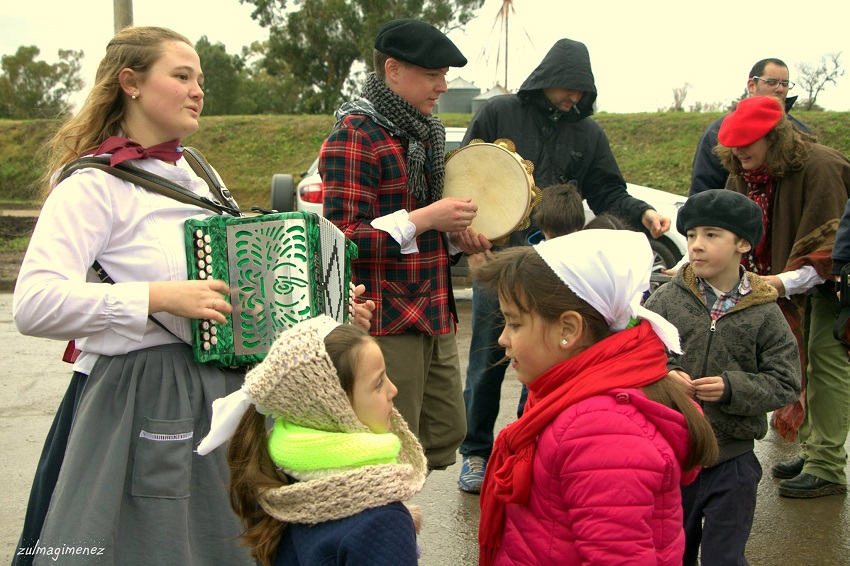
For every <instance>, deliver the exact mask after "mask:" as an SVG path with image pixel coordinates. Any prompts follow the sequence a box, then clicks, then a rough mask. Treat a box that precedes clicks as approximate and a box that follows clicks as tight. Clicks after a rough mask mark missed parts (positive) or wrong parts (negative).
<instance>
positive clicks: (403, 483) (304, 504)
mask: <svg viewBox="0 0 850 566" xmlns="http://www.w3.org/2000/svg"><path fill="white" fill-rule="evenodd" d="M397 391H398V390H397V389H396V388H395V386H394V385H393V383H392V382H391V381H390V379H389V376H387V374H386V368H385V365H384V359H383V355H382V354H381V350H380V347H379V346H378V344H377V342H376V341H375V339H374V338H372V337H371V336H369V334H367V333H366V332H365V331H364V330H362V329H361V328H358V327H355V326H351V325H339V324H338V323H336V322H335V321H334V320H332V319H331V318H329V317H326V316H320V317H316V318H314V319H311V320H308V321H305V322H303V323H300V324H298V325H297V326H295V327H293V328H291V329H289V330H287V331H286V332H284V333H282V334H281V336H280V337H279V338H278V339H277V341H276V342H275V344H274V345H273V346H272V348H271V350H270V351H269V354H268V356H267V357H266V358H265V360H263V362H262V363H261V364H259V365H258V366H257V367H256V368H254V369H253V370H251V371H250V372H249V373H248V375H247V377H246V380H245V385H244V386H243V387H242V389H241V390H240V391H237V392H236V393H233V394H231V395H230V396H228V397H226V398H224V399H219V400H218V401H216V402H215V404H214V405H213V426H212V430H211V431H210V434H209V436H208V437H207V438H206V439H204V441H203V442H202V443H201V445H200V446H199V447H198V452H199V453H200V454H206V453H208V452H210V451H211V450H212V449H214V448H215V447H216V446H218V445H220V444H221V443H223V442H225V441H226V440H227V439H228V438H230V437H231V435H232V439H231V441H230V448H229V451H228V462H229V463H230V468H231V480H230V496H231V504H232V505H233V508H234V510H235V511H236V513H237V514H238V515H239V516H240V517H241V518H242V521H243V524H244V526H245V531H244V533H243V542H244V543H245V544H246V545H247V546H249V547H250V548H251V551H252V554H253V556H254V557H255V558H256V559H257V561H258V562H259V563H260V564H262V565H263V566H270V565H273V564H274V565H283V564H286V565H299V564H305V565H307V564H370V565H382V564H386V565H390V564H392V565H407V564H416V563H417V560H418V550H417V546H416V532H418V530H419V527H420V524H421V518H420V517H419V513H418V511H417V510H416V509H415V508H414V509H411V508H408V507H406V506H405V505H404V503H403V502H404V501H406V500H407V499H409V498H410V497H412V496H413V495H414V494H415V493H417V492H418V491H419V490H420V489H422V486H423V485H424V483H425V476H426V470H427V466H426V463H425V456H424V453H423V451H422V447H421V446H420V444H419V442H418V441H417V440H416V437H415V436H414V435H413V434H412V433H411V432H410V430H409V429H408V427H407V424H406V423H405V422H404V419H402V418H401V415H400V414H399V413H398V411H397V410H396V409H394V408H393V404H392V399H393V398H394V397H395V395H396V393H397ZM267 417H271V418H273V419H274V425H273V427H272V430H271V431H270V432H269V431H268V427H267V425H266V423H267ZM412 513H413V515H412ZM414 515H415V516H416V519H414Z"/></svg>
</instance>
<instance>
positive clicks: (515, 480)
mask: <svg viewBox="0 0 850 566" xmlns="http://www.w3.org/2000/svg"><path fill="white" fill-rule="evenodd" d="M665 375H667V353H666V351H665V349H664V343H663V342H661V339H660V338H658V335H657V334H655V331H653V330H652V327H651V326H650V324H649V322H647V321H641V323H640V324H638V325H637V326H635V327H633V328H628V329H626V330H623V331H621V332H617V333H616V334H614V335H612V336H609V337H608V338H606V339H604V340H602V341H600V342H597V343H596V344H594V345H593V346H591V347H590V348H588V349H587V350H585V351H583V352H581V353H579V354H578V355H576V356H574V357H572V358H570V359H568V360H565V361H563V362H561V363H559V364H557V365H555V366H553V367H552V368H550V369H549V370H548V371H547V372H546V373H544V374H543V375H541V376H540V377H538V378H537V379H535V380H534V381H533V382H532V383H531V384H529V386H528V391H529V395H528V402H527V403H526V405H525V411H524V412H523V415H522V418H520V419H519V420H517V421H514V422H513V423H511V424H509V425H508V426H507V427H505V429H504V430H502V432H501V433H500V434H499V436H498V438H497V439H496V442H495V445H494V446H493V453H492V455H491V456H490V460H489V461H488V463H487V471H486V472H485V476H484V485H483V486H482V488H481V501H480V504H481V522H480V525H479V530H478V543H479V564H480V565H481V566H489V565H491V564H493V563H494V561H495V559H496V554H497V553H498V551H499V547H500V546H501V544H502V535H503V531H504V523H505V506H506V505H507V504H508V503H519V504H523V503H526V502H527V501H528V496H529V494H530V492H531V482H532V479H533V478H532V462H533V460H534V451H535V449H536V448H537V437H538V436H539V434H540V433H541V432H542V431H543V429H544V428H546V426H548V425H549V423H551V422H552V421H553V420H554V419H555V418H556V417H557V416H558V415H559V414H561V413H562V412H563V411H564V410H566V409H567V408H568V407H570V406H571V405H574V404H576V403H578V402H579V401H582V400H584V399H587V398H589V397H593V396H594V395H600V394H602V393H605V392H606V391H610V390H611V389H615V388H619V387H624V388H630V387H631V388H638V387H643V386H644V385H648V384H650V383H654V382H656V381H658V380H659V379H661V378H663V377H664V376H665Z"/></svg>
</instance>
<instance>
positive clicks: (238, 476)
mask: <svg viewBox="0 0 850 566" xmlns="http://www.w3.org/2000/svg"><path fill="white" fill-rule="evenodd" d="M227 463H228V465H229V466H230V506H231V507H232V508H233V510H234V511H235V512H236V515H237V516H238V517H239V518H240V520H241V521H242V524H243V526H244V527H245V530H244V531H243V532H242V544H243V545H245V546H246V547H248V548H249V549H250V550H251V556H252V557H253V558H254V559H255V560H256V561H257V562H259V563H260V565H261V566H272V564H274V558H275V554H277V547H278V544H280V537H281V535H282V534H283V529H284V528H286V523H283V522H282V521H279V520H278V519H276V518H274V517H272V516H270V515H268V514H267V513H266V512H265V510H264V509H263V508H262V507H261V506H260V504H259V495H258V494H259V493H260V491H262V490H266V489H271V488H276V487H281V486H283V485H287V483H288V482H287V481H286V477H285V476H283V475H282V474H279V473H278V472H277V469H276V467H275V465H274V463H273V462H272V459H271V457H270V456H269V448H268V435H267V432H266V417H265V416H264V415H262V414H260V413H258V412H257V410H256V409H255V408H254V406H253V405H252V406H251V407H250V408H249V409H248V410H247V411H246V412H245V415H244V416H243V417H242V420H241V421H239V426H238V427H237V429H236V432H235V433H234V435H233V438H232V439H231V441H230V447H229V449H228V451H227Z"/></svg>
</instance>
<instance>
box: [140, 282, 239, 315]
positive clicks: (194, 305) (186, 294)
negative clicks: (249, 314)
mask: <svg viewBox="0 0 850 566" xmlns="http://www.w3.org/2000/svg"><path fill="white" fill-rule="evenodd" d="M229 294H230V287H228V286H227V283H225V282H224V281H220V280H218V279H206V280H204V281H153V282H151V283H150V284H149V290H148V312H149V313H150V314H154V313H157V312H167V313H169V314H173V315H174V316H182V317H183V318H196V319H210V320H214V321H216V322H218V323H221V324H225V323H226V322H227V319H226V318H225V317H224V315H225V314H230V313H231V312H233V307H231V306H230V303H228V302H227V299H226V298H225V296H227V295H229Z"/></svg>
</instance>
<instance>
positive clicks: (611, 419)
mask: <svg viewBox="0 0 850 566" xmlns="http://www.w3.org/2000/svg"><path fill="white" fill-rule="evenodd" d="M651 268H652V252H651V250H650V247H649V244H648V242H647V240H646V237H645V236H643V235H642V234H638V233H636V232H630V231H613V230H593V231H587V232H577V233H574V234H570V235H568V236H562V237H560V238H555V239H552V240H549V241H546V242H543V243H541V244H538V245H537V246H534V247H533V248H532V247H519V248H510V249H507V250H504V251H502V252H498V253H495V254H493V259H492V260H491V261H489V262H487V263H485V264H483V265H482V266H481V267H479V268H478V269H477V271H476V273H475V277H476V279H477V280H478V281H480V282H481V283H483V284H484V285H486V286H488V287H490V288H492V289H495V290H496V291H497V292H498V294H499V305H500V307H501V310H502V313H503V315H504V317H505V329H504V331H503V332H502V335H501V336H500V337H499V345H501V346H503V347H504V348H505V353H506V355H507V356H508V357H509V358H510V360H511V367H513V368H514V370H515V371H516V373H517V376H518V378H519V381H520V382H522V383H523V384H525V385H527V386H528V390H529V397H528V404H527V405H526V410H525V412H524V414H523V416H522V418H520V419H519V420H517V421H515V422H514V423H512V424H510V425H508V427H506V428H505V429H504V430H503V431H502V432H501V433H500V434H499V437H498V438H497V440H496V443H495V446H494V449H493V454H492V456H491V459H490V462H489V464H488V466H487V471H486V475H485V479H484V486H483V488H482V490H481V525H480V530H479V544H480V556H479V559H480V564H481V565H482V566H489V565H491V564H523V565H528V564H559V565H561V564H566V565H570V564H670V565H673V564H676V565H680V564H681V563H682V555H683V552H684V545H685V538H684V532H683V528H682V501H681V494H680V485H681V484H687V483H690V481H692V480H693V478H694V477H695V476H696V473H697V471H698V469H699V466H701V465H708V464H711V463H713V461H714V460H715V459H716V458H717V444H716V442H715V439H714V434H713V433H712V431H711V426H710V425H709V424H708V421H706V420H705V418H704V417H703V416H702V414H701V412H700V411H699V408H698V407H697V406H696V404H695V403H693V402H692V401H691V400H690V399H689V398H688V397H687V395H686V394H685V392H684V391H683V390H682V388H681V386H680V385H678V384H677V383H676V382H674V381H672V380H670V379H669V378H668V377H667V352H666V350H667V349H669V350H671V351H677V352H678V351H679V336H678V333H677V332H676V329H675V328H674V327H673V326H672V325H671V324H669V323H668V322H667V321H665V320H664V319H663V318H661V317H660V316H658V315H656V314H655V313H651V312H649V311H647V310H645V309H644V308H643V307H642V306H640V302H641V298H642V296H643V293H644V291H646V290H647V289H648V288H649V274H650V271H651Z"/></svg>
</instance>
